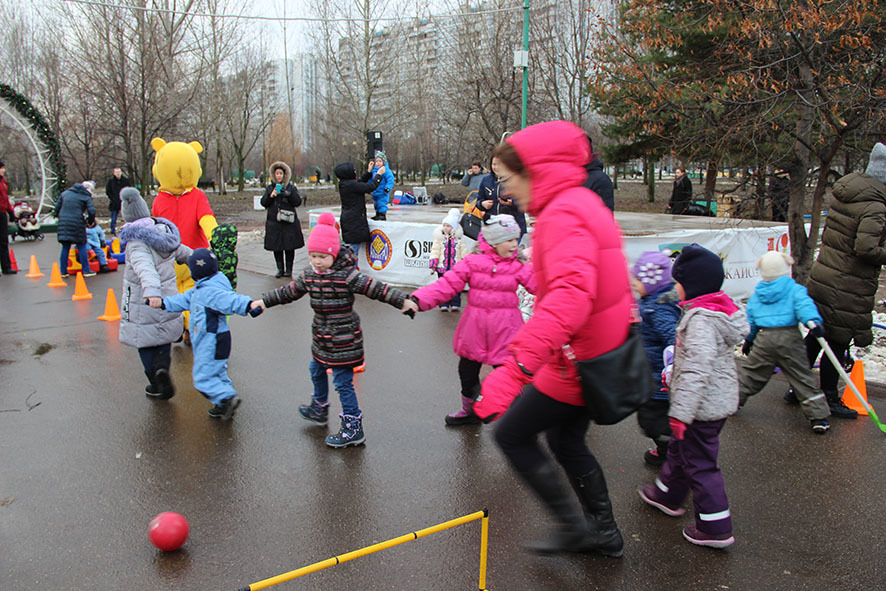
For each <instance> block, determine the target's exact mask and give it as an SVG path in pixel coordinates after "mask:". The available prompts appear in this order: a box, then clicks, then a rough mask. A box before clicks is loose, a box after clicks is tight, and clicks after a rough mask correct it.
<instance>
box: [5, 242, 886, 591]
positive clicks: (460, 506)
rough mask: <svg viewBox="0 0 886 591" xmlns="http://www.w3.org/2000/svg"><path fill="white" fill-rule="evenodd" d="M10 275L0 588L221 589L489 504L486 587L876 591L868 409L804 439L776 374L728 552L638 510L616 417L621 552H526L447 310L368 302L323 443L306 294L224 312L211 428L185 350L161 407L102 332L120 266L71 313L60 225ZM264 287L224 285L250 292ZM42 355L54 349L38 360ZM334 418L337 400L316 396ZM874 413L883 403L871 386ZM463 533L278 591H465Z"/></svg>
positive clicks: (609, 447) (877, 442)
mask: <svg viewBox="0 0 886 591" xmlns="http://www.w3.org/2000/svg"><path fill="white" fill-rule="evenodd" d="M14 247H15V252H16V255H17V258H18V262H19V265H20V266H21V267H22V268H23V271H22V272H21V273H20V274H19V275H18V276H14V277H2V278H0V302H2V315H0V410H2V411H3V412H0V449H2V455H0V589H2V590H3V591H18V590H31V589H45V590H55V591H62V590H69V589H70V590H74V589H78V590H79V589H90V590H91V589H96V590H116V589H126V590H129V591H141V590H149V589H150V590H155V589H188V590H191V589H193V590H204V589H207V590H208V589H213V590H216V589H219V590H227V589H231V590H235V589H239V588H240V587H242V586H244V585H246V584H248V583H251V582H255V581H258V580H261V579H264V578H266V577H270V576H273V575H276V574H280V573H283V572H286V571H289V570H291V569H295V568H298V567H300V566H304V565H307V564H310V563H312V562H315V561H318V560H322V559H325V558H328V557H330V556H333V555H336V554H341V553H344V552H347V551H350V550H354V549H357V548H360V547H363V546H366V545H369V544H372V543H375V542H379V541H383V540H386V539H388V538H392V537H395V536H398V535H401V534H404V533H407V532H410V531H413V530H416V529H420V528H423V527H427V526H430V525H433V524H435V523H439V522H442V521H445V520H448V519H452V518H454V517H457V516H460V515H464V514H467V513H471V512H474V511H476V510H478V509H481V508H484V507H488V508H489V510H490V516H491V520H490V544H489V548H490V553H489V574H488V587H489V588H490V589H493V590H495V589H498V590H503V589H509V590H522V589H551V590H555V589H556V590H563V589H583V590H584V589H624V590H635V589H649V590H656V591H658V590H661V589H671V588H673V589H682V590H694V589H709V590H719V589H731V590H735V589H880V588H882V584H881V580H882V578H883V577H884V575H886V561H884V551H883V547H882V544H881V542H882V540H883V534H882V530H881V527H880V524H881V523H882V518H883V514H884V508H886V503H884V501H883V490H884V488H886V477H884V475H883V469H884V466H886V435H884V434H882V433H880V432H879V431H878V430H876V429H875V427H874V426H873V425H872V424H871V423H870V421H869V420H867V419H863V420H859V421H857V422H846V421H839V420H834V421H833V427H832V430H831V432H830V433H829V434H828V435H826V436H824V437H818V436H815V435H813V434H812V433H811V431H809V430H808V427H807V425H806V422H805V421H804V420H803V419H802V417H801V415H800V413H799V411H798V410H797V409H796V408H795V407H787V406H785V405H784V404H783V403H782V401H781V393H782V391H783V388H784V384H783V383H782V382H780V381H778V382H776V383H774V385H772V386H771V387H770V388H769V389H768V390H766V391H765V392H764V393H762V394H761V395H759V396H757V397H756V398H754V399H752V400H751V402H750V403H749V405H748V407H746V408H745V409H744V410H743V411H742V413H741V414H740V415H739V416H737V417H734V418H733V419H731V420H730V421H729V422H728V423H727V426H726V429H725V431H724V433H723V437H722V448H721V465H722V466H723V469H724V474H725V478H726V486H727V492H728V494H729V497H730V502H731V508H732V512H733V516H734V521H735V536H736V540H737V541H736V543H735V545H734V546H733V547H732V548H730V549H729V550H727V551H725V552H724V551H715V550H710V549H705V548H697V547H694V546H691V545H690V544H688V543H687V542H685V541H684V540H683V539H682V536H681V535H680V526H681V524H683V523H684V522H685V520H684V519H672V518H668V517H666V516H664V515H663V514H661V513H659V512H657V511H655V510H653V509H651V508H649V507H646V506H644V505H643V504H642V503H641V502H640V500H639V498H638V497H637V495H636V492H635V490H636V488H637V487H638V486H639V485H641V484H643V483H646V482H651V480H652V479H653V478H654V475H655V472H654V471H653V470H652V469H650V468H647V467H646V466H644V464H643V461H642V454H643V451H644V450H645V449H646V446H647V442H646V441H645V440H644V439H643V437H642V436H641V435H640V433H639V432H638V429H637V427H636V423H635V421H634V420H633V418H631V419H629V420H627V421H624V422H623V423H622V424H619V425H616V426H612V427H592V428H591V432H590V435H589V442H590V445H591V448H592V449H593V450H594V451H595V453H596V454H597V456H598V458H599V460H600V462H601V464H602V465H603V467H604V470H605V472H606V475H607V478H608V480H609V487H610V491H611V494H612V498H613V503H614V507H615V514H616V518H617V520H618V522H619V525H620V527H621V530H622V533H623V535H624V537H625V541H626V547H625V556H624V558H623V559H621V560H616V559H606V558H602V557H595V556H567V557H556V558H542V557H536V556H532V555H529V554H526V553H524V552H523V551H522V550H521V542H522V541H523V540H524V539H526V538H527V537H530V536H532V535H533V534H536V533H538V532H539V531H541V530H543V528H544V527H545V526H546V525H547V518H546V516H545V515H543V513H542V511H541V509H540V507H539V505H538V504H537V503H536V501H535V500H534V499H533V498H532V497H531V496H530V494H529V493H528V492H527V491H526V489H524V488H523V487H522V485H521V484H520V483H519V482H518V480H517V479H516V478H515V476H514V475H513V474H512V472H511V471H510V469H509V468H508V466H506V465H505V464H504V462H503V458H502V456H501V454H500V453H499V451H498V449H497V448H496V446H495V444H494V441H493V439H492V428H491V427H489V426H484V427H474V428H462V429H452V428H446V427H444V425H443V416H444V415H445V414H446V413H447V412H448V411H451V410H453V408H454V407H455V405H456V404H457V403H458V387H457V384H458V382H457V376H456V361H457V359H456V357H455V355H454V354H453V353H452V350H451V345H450V340H451V336H452V332H453V330H454V329H455V326H456V323H457V321H458V316H457V315H456V314H445V313H440V312H437V311H432V312H428V313H425V314H423V315H421V316H419V318H418V319H416V320H414V321H410V320H408V319H406V318H405V317H403V316H401V315H399V313H398V312H397V311H395V310H394V309H393V308H391V307H389V306H386V305H383V304H379V303H376V302H371V301H369V300H367V299H365V298H362V299H361V300H360V301H359V303H358V306H357V310H358V312H359V313H360V314H361V317H362V319H363V327H364V331H365V333H366V346H367V352H368V353H367V358H368V369H367V371H366V373H364V374H360V375H359V376H358V377H357V379H356V384H357V389H358V395H359V396H360V402H361V406H362V408H363V411H364V413H365V417H366V419H365V429H366V433H367V444H366V445H365V446H364V447H360V448H350V449H346V450H332V449H329V448H327V447H326V446H325V445H324V443H323V437H324V436H325V435H326V433H327V432H328V430H332V429H334V428H335V429H337V427H338V424H337V420H336V421H334V422H333V421H330V426H329V429H326V428H321V427H315V426H310V425H309V424H308V423H305V422H304V421H303V420H301V419H300V418H299V417H298V414H297V406H298V405H299V404H302V403H305V402H307V401H308V398H309V395H310V380H309V377H308V373H307V365H308V361H309V360H310V320H311V311H310V307H309V305H308V303H307V301H300V302H296V303H294V304H290V305H288V306H285V307H281V308H274V309H272V310H269V311H268V312H266V313H265V314H264V315H263V316H261V317H259V318H257V319H251V318H241V317H236V318H233V319H232V320H231V326H232V330H233V340H234V353H233V357H232V360H231V366H230V375H231V377H232V379H233V381H234V383H235V385H236V386H237V387H238V388H239V389H240V394H241V396H242V398H243V401H244V402H243V404H242V406H241V407H240V409H239V410H238V412H237V414H236V417H235V419H234V421H232V422H230V423H219V422H216V421H213V420H211V419H209V418H208V416H207V415H206V411H207V409H208V407H209V403H208V402H206V401H205V400H204V399H203V398H202V397H201V396H200V395H199V394H198V393H197V392H196V391H195V390H194V389H193V387H192V385H191V380H190V371H191V359H192V357H191V352H190V350H189V349H187V348H185V347H183V346H181V345H176V346H175V347H174V349H173V377H174V380H175V382H176V384H177V386H178V391H179V393H178V395H176V397H175V398H173V399H172V400H171V401H169V402H155V401H152V400H149V399H148V398H146V397H145V396H144V394H143V389H144V385H145V378H144V375H143V373H142V368H141V364H140V363H139V361H138V356H137V354H136V352H135V350H134V349H131V348H128V347H124V346H121V345H120V344H119V343H118V342H117V338H116V334H117V323H105V322H101V321H98V320H96V316H98V315H100V314H101V313H102V311H103V309H104V302H105V293H106V291H107V288H108V287H113V288H114V289H115V291H116V292H117V294H118V296H119V292H120V284H121V281H122V277H121V273H119V272H118V273H113V274H108V275H101V276H96V277H93V278H91V279H89V280H88V284H89V287H90V290H91V291H92V293H93V294H94V299H92V300H89V301H85V302H72V301H70V295H71V293H72V292H73V281H70V282H69V286H68V287H67V288H61V289H53V288H49V287H46V285H45V284H46V282H47V281H48V277H44V278H41V279H40V280H31V279H26V278H25V277H24V273H25V272H26V271H25V270H24V269H26V267H27V261H28V257H29V255H30V254H31V253H35V254H37V256H38V260H39V261H40V264H41V268H42V270H43V271H44V272H45V273H47V275H48V273H49V266H50V264H51V261H52V260H55V258H56V257H57V254H58V245H57V243H56V242H55V240H54V236H51V235H50V236H48V237H47V239H46V241H45V242H43V243H31V244H23V243H20V242H16V243H15V245H14ZM277 284H278V283H277V280H275V279H273V278H271V277H266V276H262V275H257V274H253V273H249V272H241V274H240V291H241V292H242V293H248V294H251V295H254V296H256V297H258V296H259V295H260V294H261V292H262V291H264V290H267V289H269V288H271V287H274V286H276V285H277ZM41 345H43V349H46V348H47V346H50V347H51V348H50V349H49V350H48V351H46V352H44V353H42V354H35V353H36V352H37V351H38V348H40V346H41ZM333 400H334V402H333V409H334V412H335V413H337V412H339V411H340V408H339V407H338V403H337V400H336V399H335V398H334V397H333ZM872 402H873V403H874V404H875V405H877V406H878V407H879V408H882V410H881V414H882V415H886V399H883V398H882V397H880V398H877V397H874V398H872ZM169 510H172V511H178V512H180V513H182V514H183V515H185V516H186V517H187V518H188V519H189V521H190V525H191V535H190V538H189V540H188V542H187V543H186V545H185V546H184V548H183V549H182V550H180V551H178V552H174V553H169V554H164V553H162V552H159V551H157V550H155V549H154V548H153V546H151V544H150V543H149V540H148V537H147V534H146V529H147V524H148V521H149V520H150V519H151V517H153V516H154V515H155V514H157V513H159V512H161V511H169ZM479 539H480V526H479V523H472V524H469V525H466V526H462V527H460V528H457V529H455V530H450V531H449V532H444V533H440V534H435V535H433V536H430V537H427V538H423V539H421V540H418V541H416V542H411V543H408V544H405V545H402V546H398V547H396V548H393V549H390V550H386V551H383V552H381V553H378V554H374V555H372V556H368V557H365V558H360V559H358V560H355V561H353V562H349V563H346V564H342V565H340V566H336V567H333V568H331V569H327V570H325V571H322V572H319V573H316V574H312V575H309V576H308V577H306V578H303V579H300V580H298V581H293V582H290V583H284V584H281V585H279V586H277V587H273V588H274V589H280V590H281V591H283V590H285V589H326V590H328V589H354V588H356V589H365V590H376V589H377V590H382V589H391V590H400V589H445V590H449V589H465V590H466V589H476V588H477V587H476V585H477V572H478V564H479V559H478V555H479Z"/></svg>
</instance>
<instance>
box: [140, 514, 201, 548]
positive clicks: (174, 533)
mask: <svg viewBox="0 0 886 591" xmlns="http://www.w3.org/2000/svg"><path fill="white" fill-rule="evenodd" d="M190 529H191V528H190V526H188V520H187V519H185V518H184V517H183V516H182V515H180V514H179V513H176V512H174V511H166V512H165V513H161V514H159V515H158V516H157V517H155V518H154V519H152V520H151V523H150V524H149V525H148V537H149V538H151V543H152V544H154V546H156V547H157V548H159V549H160V550H163V551H164V552H172V551H173V550H178V549H179V548H181V547H182V544H184V543H185V540H187V539H188V532H189V531H190Z"/></svg>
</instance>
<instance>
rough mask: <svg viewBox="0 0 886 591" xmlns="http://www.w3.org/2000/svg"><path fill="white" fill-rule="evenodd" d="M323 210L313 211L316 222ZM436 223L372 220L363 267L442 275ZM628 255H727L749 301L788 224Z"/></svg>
mask: <svg viewBox="0 0 886 591" xmlns="http://www.w3.org/2000/svg"><path fill="white" fill-rule="evenodd" d="M318 215H319V214H318V213H311V214H310V225H311V227H313V226H314V224H316V223H317V217H318ZM435 227H436V224H421V223H411V222H376V221H370V222H369V229H370V232H371V234H370V241H369V243H368V244H363V245H361V246H360V254H359V260H360V270H361V271H363V272H364V273H366V274H367V275H370V276H372V277H376V278H378V279H379V280H381V281H384V282H385V283H392V284H394V285H402V286H407V287H421V286H423V285H427V284H429V283H431V282H432V281H434V280H435V279H436V277H437V276H436V274H431V271H430V269H429V268H428V260H429V258H430V252H431V245H432V244H433V232H434V228H435ZM624 240H625V255H626V256H627V258H628V262H629V263H633V261H634V260H636V259H637V257H639V256H640V253H642V252H643V251H646V250H658V251H672V252H673V251H679V250H680V249H682V248H683V247H684V246H686V245H688V244H692V243H693V242H694V243H697V244H700V245H702V246H704V247H705V248H707V249H708V250H711V251H713V252H715V253H717V254H718V255H719V256H720V258H721V259H723V267H724V269H725V271H726V281H725V283H724V284H723V290H724V291H725V292H726V293H728V294H729V295H730V296H732V297H733V298H735V299H739V300H746V299H747V298H749V297H750V296H751V294H752V293H753V292H754V287H755V286H756V285H757V283H758V282H759V281H760V277H759V274H758V272H757V270H756V268H755V267H756V264H757V259H759V258H760V257H761V256H763V255H764V254H766V252H767V251H769V250H778V251H781V252H790V245H789V243H788V227H787V226H769V227H757V228H752V227H749V228H725V229H717V230H674V231H671V232H662V233H659V234H649V235H647V236H625V238H624Z"/></svg>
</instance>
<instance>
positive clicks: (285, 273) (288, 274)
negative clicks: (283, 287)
mask: <svg viewBox="0 0 886 591" xmlns="http://www.w3.org/2000/svg"><path fill="white" fill-rule="evenodd" d="M283 276H284V277H292V267H286V270H285V271H283Z"/></svg>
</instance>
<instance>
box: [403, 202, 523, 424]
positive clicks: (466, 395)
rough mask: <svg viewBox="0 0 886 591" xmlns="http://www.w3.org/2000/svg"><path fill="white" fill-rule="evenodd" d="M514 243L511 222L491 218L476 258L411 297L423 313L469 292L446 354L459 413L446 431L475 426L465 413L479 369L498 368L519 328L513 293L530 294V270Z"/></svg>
mask: <svg viewBox="0 0 886 591" xmlns="http://www.w3.org/2000/svg"><path fill="white" fill-rule="evenodd" d="M519 238H520V226H518V225H517V222H516V221H515V220H514V218H513V216H509V215H496V216H492V217H491V218H489V220H488V221H486V222H484V224H483V229H482V230H481V232H480V238H479V242H478V245H477V247H478V249H479V252H475V253H473V254H469V255H468V256H466V257H465V258H463V259H462V260H461V261H459V262H458V263H456V265H455V266H454V267H453V268H452V270H450V271H447V272H446V273H445V274H444V275H443V277H441V278H440V279H439V280H437V281H436V282H435V283H432V284H431V285H427V286H425V287H422V288H421V289H419V290H417V291H416V292H414V293H413V294H412V299H413V300H414V301H415V302H416V303H417V304H418V308H419V310H421V311H425V310H430V309H431V308H433V307H434V306H436V305H438V304H440V303H443V302H447V301H450V300H451V299H452V298H453V297H454V296H455V295H456V294H458V293H461V292H462V290H464V288H465V285H470V287H471V290H470V291H469V292H468V305H467V307H466V308H465V311H464V313H463V314H462V317H461V321H460V322H459V323H458V328H456V329H455V335H453V337H452V348H453V349H454V350H455V354H456V355H458V356H459V357H460V359H459V362H458V377H459V379H460V380H461V400H462V407H461V408H460V409H459V410H457V411H455V412H453V413H450V414H449V415H447V416H446V424H447V425H452V426H458V425H476V424H477V423H479V422H480V420H479V419H478V418H477V416H476V415H475V414H474V412H473V411H472V410H471V407H472V405H473V404H474V400H475V399H476V398H477V396H478V395H479V394H480V369H481V368H482V366H483V364H484V363H485V364H486V365H492V366H498V365H501V364H502V363H504V361H505V359H507V357H508V351H507V346H508V344H510V342H511V339H512V338H513V337H514V335H515V334H516V333H517V331H518V330H519V329H520V327H521V326H522V325H523V316H522V314H521V313H520V308H519V300H518V298H517V287H518V286H519V285H522V286H523V287H525V288H526V289H527V290H528V291H529V292H530V293H533V294H534V293H535V278H534V276H533V273H532V267H531V266H530V265H525V264H523V263H522V262H521V261H520V260H519V259H518V258H517V241H518V239H519Z"/></svg>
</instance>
